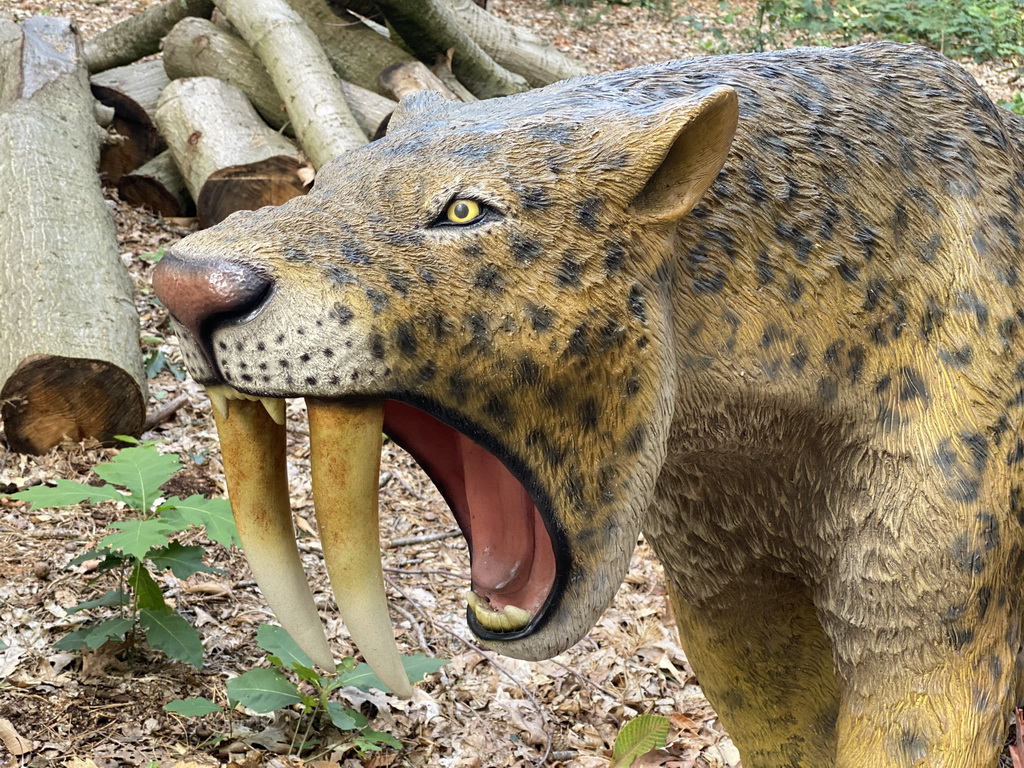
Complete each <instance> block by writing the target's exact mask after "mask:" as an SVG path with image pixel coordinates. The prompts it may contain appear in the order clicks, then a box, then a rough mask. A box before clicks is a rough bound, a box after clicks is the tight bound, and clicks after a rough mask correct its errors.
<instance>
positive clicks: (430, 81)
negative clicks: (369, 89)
mask: <svg viewBox="0 0 1024 768" xmlns="http://www.w3.org/2000/svg"><path fill="white" fill-rule="evenodd" d="M380 82H381V85H383V86H384V88H385V90H387V91H388V92H389V93H391V94H392V95H394V97H395V98H396V99H398V100H399V101H401V100H402V99H404V98H405V97H406V96H408V95H409V94H410V93H413V92H415V91H437V92H438V93H440V94H441V95H442V96H444V97H445V98H446V99H449V100H451V101H462V100H463V99H460V98H459V95H458V94H456V93H455V92H454V91H453V90H452V89H451V88H449V87H448V86H447V84H445V82H444V81H443V80H441V78H439V77H438V76H437V75H435V74H434V73H433V72H431V71H430V70H429V69H428V68H427V65H426V64H423V63H422V62H419V61H406V62H403V63H401V64H395V65H394V66H393V67H388V68H387V69H385V70H384V71H383V72H381V73H380ZM470 98H473V97H472V96H471V97H470Z"/></svg>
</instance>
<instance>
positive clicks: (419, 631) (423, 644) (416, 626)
mask: <svg viewBox="0 0 1024 768" xmlns="http://www.w3.org/2000/svg"><path fill="white" fill-rule="evenodd" d="M392 586H394V585H393V584H392ZM405 599H406V600H408V599H409V598H408V597H406V598H405ZM388 607H389V608H391V610H393V611H395V612H397V613H399V614H401V616H402V617H403V618H404V619H405V620H406V621H408V622H409V626H411V627H412V630H413V632H415V633H416V643H417V644H418V645H419V647H420V650H421V651H423V652H424V653H425V654H427V655H428V656H429V655H430V653H431V651H430V646H429V645H427V638H426V636H425V635H424V634H423V627H421V626H420V623H419V622H418V621H416V617H415V616H413V615H412V614H411V613H409V612H408V611H407V610H405V608H403V607H402V606H400V605H398V604H397V603H391V605H390V606H388Z"/></svg>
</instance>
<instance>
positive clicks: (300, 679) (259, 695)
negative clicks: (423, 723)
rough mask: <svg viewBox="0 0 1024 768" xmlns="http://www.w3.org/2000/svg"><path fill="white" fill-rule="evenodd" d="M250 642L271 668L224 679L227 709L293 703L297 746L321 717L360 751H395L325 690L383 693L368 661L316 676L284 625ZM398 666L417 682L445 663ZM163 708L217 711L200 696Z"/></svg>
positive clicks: (261, 709) (306, 741)
mask: <svg viewBox="0 0 1024 768" xmlns="http://www.w3.org/2000/svg"><path fill="white" fill-rule="evenodd" d="M256 642H257V643H258V644H259V646H260V647H261V648H262V649H263V650H265V651H267V654H268V655H267V659H268V660H269V661H270V663H271V664H273V667H271V668H265V669H252V670H249V671H248V672H245V673H244V674H241V675H239V676H238V677H235V678H232V679H231V680H228V683H227V698H228V701H229V703H230V706H231V708H232V709H233V708H234V707H235V705H236V704H241V705H243V706H246V707H248V708H249V709H251V710H252V711H253V712H256V713H258V714H268V713H270V712H274V711H275V710H278V709H286V708H288V707H292V706H296V705H298V706H299V707H300V709H301V712H302V716H303V717H302V720H303V722H304V723H305V729H304V730H305V733H304V735H303V737H302V739H301V741H300V743H299V748H300V750H301V749H302V748H303V747H309V746H312V745H313V743H314V742H312V741H310V734H311V733H313V731H314V729H315V728H316V727H317V725H318V723H321V722H324V721H325V720H328V721H330V723H331V724H332V725H334V726H335V727H336V728H338V729H339V730H341V731H346V732H351V733H350V737H349V744H350V745H351V746H352V748H354V749H355V750H356V751H357V752H358V753H359V754H360V755H363V756H365V755H367V754H369V753H370V752H378V751H380V750H381V749H383V748H384V747H392V748H394V749H401V747H402V745H401V742H399V741H398V740H397V739H396V738H395V737H394V736H391V735H390V734H387V733H382V732H381V731H375V730H374V729H372V728H371V727H370V722H369V720H368V719H367V718H366V716H365V715H363V714H362V713H360V712H357V711H355V710H354V709H348V708H346V707H345V706H343V705H342V704H340V703H339V702H337V701H331V700H330V697H331V694H332V693H334V692H336V691H338V690H339V689H340V688H342V687H344V686H352V687H355V688H358V689H360V690H363V691H368V690H369V689H371V688H377V689H379V690H382V691H387V690H388V688H387V687H386V686H385V685H384V683H382V682H381V681H380V680H379V679H378V678H377V676H376V675H375V674H374V673H373V671H372V670H371V669H370V668H369V666H368V665H366V664H356V663H355V661H354V660H353V659H345V660H344V661H342V662H341V663H340V664H338V666H337V668H336V669H335V673H334V674H330V675H322V674H320V673H319V672H317V671H316V670H315V669H314V668H313V661H312V659H310V658H309V656H307V655H306V654H305V652H304V651H302V649H300V648H299V646H298V645H297V644H296V643H295V641H294V640H292V638H291V636H290V635H289V634H288V633H287V632H286V631H285V630H284V629H282V628H281V627H275V626H272V625H270V624H264V625H263V626H261V627H260V628H259V630H257V633H256ZM402 664H403V666H404V667H405V671H406V673H407V674H408V675H409V679H410V680H412V681H413V682H416V681H418V680H422V679H423V677H424V675H428V674H431V673H432V672H436V671H437V670H439V669H440V668H441V667H443V666H444V665H445V664H447V662H446V661H443V660H440V659H432V658H430V657H428V656H424V655H423V654H416V655H414V656H404V657H403V658H402ZM306 691H309V692H308V693H307V692H306ZM164 709H165V710H167V711H168V712H176V713H178V714H181V715H186V716H199V715H206V714H210V713H213V712H220V711H222V710H221V708H220V707H219V706H218V705H217V704H215V703H214V702H212V701H210V700H209V699H206V698H202V697H197V698H192V699H176V700H175V701H172V702H170V703H169V704H167V705H165V706H164ZM299 730H302V728H299V729H297V730H296V735H298V731H299Z"/></svg>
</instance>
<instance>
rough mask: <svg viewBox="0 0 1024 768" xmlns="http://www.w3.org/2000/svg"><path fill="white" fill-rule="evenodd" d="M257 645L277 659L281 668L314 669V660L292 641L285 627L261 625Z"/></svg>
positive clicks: (257, 632) (257, 634)
mask: <svg viewBox="0 0 1024 768" xmlns="http://www.w3.org/2000/svg"><path fill="white" fill-rule="evenodd" d="M256 644H257V645H258V646H259V647H260V648H262V649H263V650H265V651H267V652H268V653H271V654H273V655H274V656H275V657H277V659H278V661H279V662H280V664H279V666H282V667H288V668H289V669H296V668H302V669H309V670H311V669H313V660H312V659H311V658H309V656H307V655H306V652H305V651H304V650H302V649H301V648H299V645H298V643H296V642H295V641H294V640H292V636H291V635H289V634H288V632H287V630H285V628H284V627H277V626H274V625H273V624H262V625H260V628H259V629H257V630H256ZM274 663H275V664H277V663H278V662H274ZM318 677H319V675H318Z"/></svg>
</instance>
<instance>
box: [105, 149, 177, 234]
mask: <svg viewBox="0 0 1024 768" xmlns="http://www.w3.org/2000/svg"><path fill="white" fill-rule="evenodd" d="M117 192H118V194H119V195H120V196H121V199H122V200H124V201H125V202H126V203H128V205H134V206H137V207H138V206H141V207H143V208H148V209H149V210H151V211H152V212H153V213H156V214H159V215H160V216H164V217H167V218H176V217H181V216H194V215H195V211H196V207H195V204H194V203H193V202H192V198H191V196H189V193H188V188H187V187H186V186H185V179H183V178H182V176H181V172H180V171H179V170H178V166H177V165H176V164H175V162H174V156H173V155H172V154H171V151H170V150H169V149H168V150H164V151H163V152H161V153H160V154H159V155H157V156H156V157H154V158H153V159H152V160H150V161H149V162H148V163H146V164H145V165H143V166H142V167H141V168H136V169H135V170H134V171H132V172H131V173H126V174H125V175H124V176H122V177H121V179H120V180H119V181H118V182H117Z"/></svg>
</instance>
